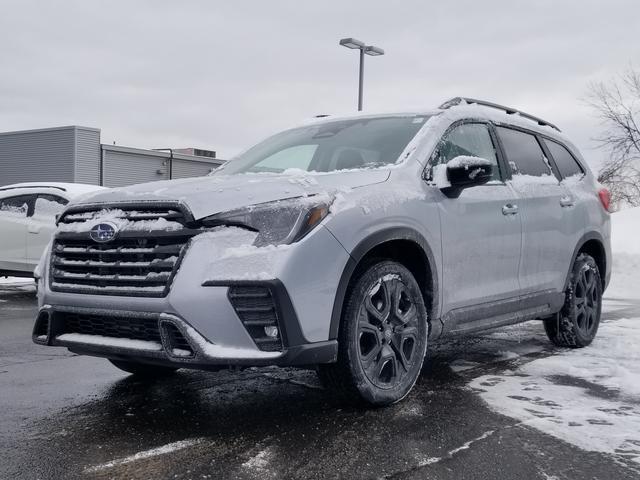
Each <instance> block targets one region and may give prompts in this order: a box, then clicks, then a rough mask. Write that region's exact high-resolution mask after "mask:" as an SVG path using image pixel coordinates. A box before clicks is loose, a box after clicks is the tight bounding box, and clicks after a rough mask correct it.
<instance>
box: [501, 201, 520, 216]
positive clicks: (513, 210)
mask: <svg viewBox="0 0 640 480" xmlns="http://www.w3.org/2000/svg"><path fill="white" fill-rule="evenodd" d="M517 213H518V205H515V204H511V203H507V204H506V205H503V206H502V214H503V215H515V214H517Z"/></svg>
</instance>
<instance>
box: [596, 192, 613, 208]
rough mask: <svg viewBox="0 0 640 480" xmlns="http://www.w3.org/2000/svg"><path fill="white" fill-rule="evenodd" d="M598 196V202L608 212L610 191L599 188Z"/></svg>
mask: <svg viewBox="0 0 640 480" xmlns="http://www.w3.org/2000/svg"><path fill="white" fill-rule="evenodd" d="M598 197H599V198H600V203H601V204H602V206H603V207H604V209H605V210H606V211H607V212H610V211H611V210H609V207H610V206H611V193H609V190H607V189H606V188H601V189H600V190H598Z"/></svg>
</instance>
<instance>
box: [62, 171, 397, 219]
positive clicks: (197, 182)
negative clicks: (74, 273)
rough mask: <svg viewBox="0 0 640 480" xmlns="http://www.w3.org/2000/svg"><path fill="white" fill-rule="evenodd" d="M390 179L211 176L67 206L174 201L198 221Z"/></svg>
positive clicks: (361, 174)
mask: <svg viewBox="0 0 640 480" xmlns="http://www.w3.org/2000/svg"><path fill="white" fill-rule="evenodd" d="M389 175H390V170H389V169H388V168H377V169H361V170H348V171H339V172H329V173H309V172H305V171H302V170H287V171H285V172H284V173H282V174H269V173H245V174H237V175H211V176H206V177H195V178H186V179H180V180H164V181H159V182H151V183H142V184H138V185H131V186H128V187H120V188H113V189H109V190H105V191H99V192H96V193H95V194H93V195H90V196H85V197H83V198H82V201H81V202H72V204H73V205H78V204H79V203H82V204H93V203H124V202H136V201H154V200H155V201H179V202H181V203H183V204H185V205H186V206H187V207H188V208H189V209H190V210H191V213H192V214H193V216H194V218H195V219H196V220H197V219H200V218H203V217H206V216H209V215H214V214H216V213H220V212H226V211H230V210H234V209H237V208H242V207H246V206H249V205H254V204H259V203H265V202H272V201H276V200H284V199H287V198H295V197H301V196H308V195H315V194H319V193H332V192H334V191H336V190H344V189H350V188H357V187H362V186H365V185H371V184H374V183H381V182H384V181H386V180H387V179H388V178H389Z"/></svg>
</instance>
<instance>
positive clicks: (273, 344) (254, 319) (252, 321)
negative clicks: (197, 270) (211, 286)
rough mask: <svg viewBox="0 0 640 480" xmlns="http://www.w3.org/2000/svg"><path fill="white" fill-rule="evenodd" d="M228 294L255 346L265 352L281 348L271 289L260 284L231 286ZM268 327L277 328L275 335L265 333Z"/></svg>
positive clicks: (280, 334) (280, 333) (276, 314)
mask: <svg viewBox="0 0 640 480" xmlns="http://www.w3.org/2000/svg"><path fill="white" fill-rule="evenodd" d="M228 296H229V301H230V302H231V305H232V306H233V308H234V310H235V311H236V313H237V314H238V317H239V318H240V321H241V322H242V324H243V325H244V327H245V328H246V329H247V332H249V335H251V338H252V339H253V341H254V342H255V343H256V346H257V347H258V348H259V349H260V350H263V351H265V352H276V351H280V350H282V332H281V331H280V328H279V325H278V313H277V308H276V305H275V303H274V300H273V296H272V294H271V290H270V289H269V288H268V287H262V286H233V287H230V288H229V294H228ZM269 327H271V328H274V327H275V328H277V329H278V330H277V335H276V336H268V335H267V333H266V332H267V328H269Z"/></svg>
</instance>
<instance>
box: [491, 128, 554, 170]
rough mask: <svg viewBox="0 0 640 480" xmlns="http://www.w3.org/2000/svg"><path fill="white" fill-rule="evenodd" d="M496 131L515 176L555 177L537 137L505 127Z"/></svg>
mask: <svg viewBox="0 0 640 480" xmlns="http://www.w3.org/2000/svg"><path fill="white" fill-rule="evenodd" d="M496 130H497V131H498V136H499V137H500V141H501V142H502V146H503V148H504V153H505V155H506V156H507V160H508V161H509V165H510V166H511V170H512V171H513V174H514V175H532V176H534V177H541V176H543V175H553V173H552V171H551V167H550V166H549V162H548V161H547V159H546V158H545V156H544V152H543V151H542V147H540V144H539V143H538V140H537V139H536V137H535V136H533V135H531V134H529V133H524V132H521V131H519V130H513V129H511V128H505V127H498V128H497V129H496Z"/></svg>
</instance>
